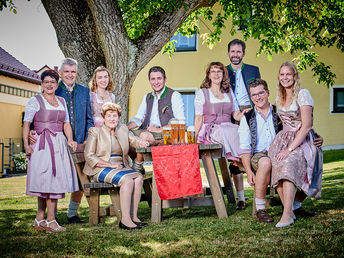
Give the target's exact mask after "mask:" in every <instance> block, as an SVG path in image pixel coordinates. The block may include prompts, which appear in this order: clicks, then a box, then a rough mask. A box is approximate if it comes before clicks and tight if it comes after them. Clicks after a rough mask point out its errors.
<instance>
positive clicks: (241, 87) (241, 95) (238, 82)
mask: <svg viewBox="0 0 344 258" xmlns="http://www.w3.org/2000/svg"><path fill="white" fill-rule="evenodd" d="M234 74H235V93H234V94H235V99H236V101H237V103H238V105H239V106H246V105H251V103H250V97H249V96H248V93H247V90H246V86H245V82H244V78H243V77H242V73H241V68H239V69H238V70H236V71H234Z"/></svg>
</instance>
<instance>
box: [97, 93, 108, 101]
mask: <svg viewBox="0 0 344 258" xmlns="http://www.w3.org/2000/svg"><path fill="white" fill-rule="evenodd" d="M97 96H98V97H99V98H100V99H101V100H102V101H103V102H104V99H105V97H106V92H104V95H103V96H102V95H100V94H99V92H98V91H97Z"/></svg>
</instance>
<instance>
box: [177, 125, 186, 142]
mask: <svg viewBox="0 0 344 258" xmlns="http://www.w3.org/2000/svg"><path fill="white" fill-rule="evenodd" d="M178 122H179V128H178V137H179V142H178V143H179V144H185V119H179V121H178Z"/></svg>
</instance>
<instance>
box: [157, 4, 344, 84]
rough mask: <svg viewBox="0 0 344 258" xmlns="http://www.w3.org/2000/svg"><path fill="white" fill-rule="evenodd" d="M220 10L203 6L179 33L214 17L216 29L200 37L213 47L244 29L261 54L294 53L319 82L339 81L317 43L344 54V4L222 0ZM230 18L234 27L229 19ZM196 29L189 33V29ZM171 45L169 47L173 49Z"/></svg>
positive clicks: (187, 31)
mask: <svg viewBox="0 0 344 258" xmlns="http://www.w3.org/2000/svg"><path fill="white" fill-rule="evenodd" d="M217 3H219V4H220V6H221V10H220V12H217V13H214V11H213V9H212V8H202V9H199V10H197V11H196V12H195V13H193V14H191V15H190V16H189V17H188V19H187V20H186V22H185V23H184V24H183V25H182V26H181V27H180V28H179V30H178V32H181V33H182V34H183V35H190V34H192V33H198V32H199V28H198V27H193V26H190V24H197V23H198V22H202V19H204V20H211V21H212V27H210V28H209V27H208V32H206V33H204V34H202V35H200V36H201V37H202V39H203V41H204V42H205V43H206V44H207V45H208V46H209V47H210V48H212V47H214V46H215V45H216V42H218V41H221V35H222V33H225V32H226V31H229V32H230V33H231V35H235V34H237V33H238V32H240V33H242V35H243V37H244V39H245V40H247V39H249V38H254V39H257V40H258V42H259V44H260V47H259V50H258V52H257V55H260V54H265V55H267V57H268V58H269V59H270V60H271V57H272V56H273V55H274V54H280V53H290V54H292V55H294V56H295V58H294V61H296V62H297V63H298V68H299V69H300V71H304V70H306V68H307V67H310V68H311V69H312V71H313V75H314V76H317V77H318V79H317V83H320V82H323V83H324V84H325V85H327V86H331V85H333V84H334V79H335V77H336V76H335V74H334V73H333V72H332V71H331V67H330V66H328V65H326V64H325V63H324V62H322V61H321V60H319V56H318V55H317V54H316V47H333V46H335V47H337V48H338V49H339V50H340V51H342V52H344V2H343V0H340V1H333V0H245V1H242V0H218V1H217ZM229 19H230V20H231V27H230V28H226V25H225V22H226V21H227V20H229ZM192 27H193V28H194V29H193V31H190V28H192ZM170 45H173V43H170ZM171 49H172V48H171V46H166V47H165V48H164V51H165V52H168V53H171Z"/></svg>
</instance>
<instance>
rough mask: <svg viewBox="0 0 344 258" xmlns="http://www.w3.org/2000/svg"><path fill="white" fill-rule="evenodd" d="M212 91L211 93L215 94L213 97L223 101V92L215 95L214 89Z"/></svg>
mask: <svg viewBox="0 0 344 258" xmlns="http://www.w3.org/2000/svg"><path fill="white" fill-rule="evenodd" d="M210 90H211V92H212V93H213V95H214V96H215V98H218V99H222V97H223V94H222V92H221V91H220V92H216V93H215V92H214V91H213V90H212V89H210Z"/></svg>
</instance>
